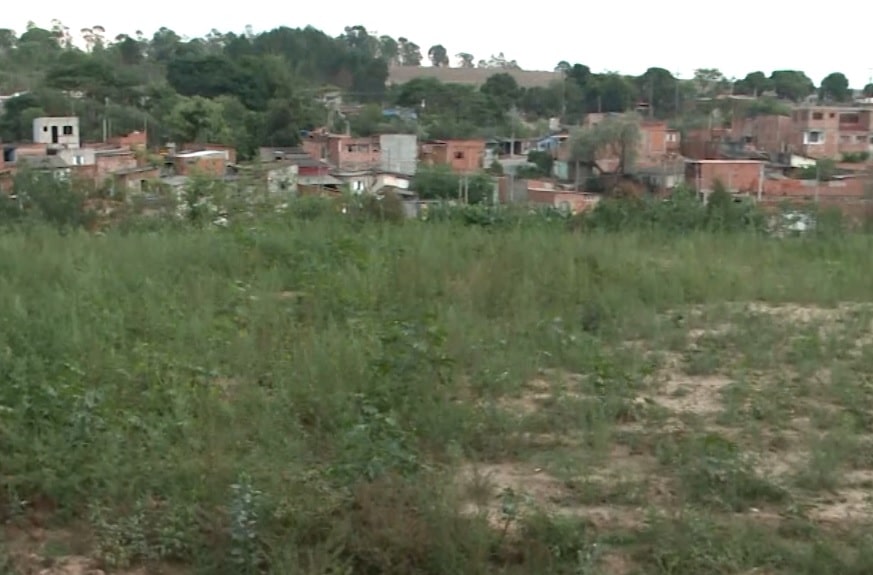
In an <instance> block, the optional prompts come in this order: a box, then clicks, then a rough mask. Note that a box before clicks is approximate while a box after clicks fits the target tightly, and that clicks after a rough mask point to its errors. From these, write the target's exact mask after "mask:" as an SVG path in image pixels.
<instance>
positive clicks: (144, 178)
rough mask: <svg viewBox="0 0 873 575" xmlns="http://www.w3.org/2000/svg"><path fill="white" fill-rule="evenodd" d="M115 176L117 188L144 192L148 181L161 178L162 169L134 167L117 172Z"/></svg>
mask: <svg viewBox="0 0 873 575" xmlns="http://www.w3.org/2000/svg"><path fill="white" fill-rule="evenodd" d="M114 178H115V187H116V189H124V190H128V191H131V192H143V191H145V189H146V188H147V186H148V182H152V181H156V180H158V179H159V178H160V170H159V169H158V168H139V169H133V170H130V171H127V172H125V173H121V174H115V176H114Z"/></svg>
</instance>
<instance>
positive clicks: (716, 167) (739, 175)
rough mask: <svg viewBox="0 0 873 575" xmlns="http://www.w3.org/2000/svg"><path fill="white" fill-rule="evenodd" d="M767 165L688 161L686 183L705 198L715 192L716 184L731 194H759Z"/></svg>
mask: <svg viewBox="0 0 873 575" xmlns="http://www.w3.org/2000/svg"><path fill="white" fill-rule="evenodd" d="M765 164H766V163H765V162H762V161H758V160H688V161H686V162H685V182H686V183H687V184H688V185H689V186H691V188H692V189H694V190H696V191H697V192H698V193H699V194H701V195H703V196H707V195H709V194H710V193H711V192H712V191H713V190H714V188H715V183H716V182H721V184H722V185H723V186H724V187H725V188H726V189H727V191H728V192H731V193H741V192H752V193H757V192H758V191H759V189H760V186H763V183H764V166H765Z"/></svg>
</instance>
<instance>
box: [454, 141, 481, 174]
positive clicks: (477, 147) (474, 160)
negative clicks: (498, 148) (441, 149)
mask: <svg viewBox="0 0 873 575" xmlns="http://www.w3.org/2000/svg"><path fill="white" fill-rule="evenodd" d="M445 144H446V146H445V163H446V164H448V165H449V166H451V168H452V170H454V171H456V172H475V171H477V170H479V169H481V167H482V157H483V156H484V154H485V141H484V140H447V141H446V142H445Z"/></svg>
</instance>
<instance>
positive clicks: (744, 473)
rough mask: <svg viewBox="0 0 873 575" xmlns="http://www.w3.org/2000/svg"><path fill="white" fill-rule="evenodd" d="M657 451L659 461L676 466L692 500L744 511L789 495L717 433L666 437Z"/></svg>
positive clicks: (783, 499) (685, 490)
mask: <svg viewBox="0 0 873 575" xmlns="http://www.w3.org/2000/svg"><path fill="white" fill-rule="evenodd" d="M658 451H659V453H658V455H659V459H660V461H661V463H662V464H664V465H669V466H675V467H676V474H677V475H678V477H679V479H680V481H681V483H682V486H683V488H684V490H683V494H684V496H685V497H686V498H687V499H688V500H689V501H691V502H695V503H703V504H706V505H710V506H713V507H716V508H722V509H726V510H730V511H744V510H746V509H748V508H749V507H752V506H755V505H760V504H761V503H780V502H783V501H785V500H786V499H787V498H788V493H787V492H786V491H785V490H784V489H782V488H780V487H778V486H777V485H775V484H773V483H771V482H769V481H768V480H766V479H765V478H763V477H760V476H759V475H758V474H757V472H756V470H755V462H754V461H753V460H752V459H751V458H749V457H747V456H745V455H744V454H743V453H742V451H741V450H740V448H739V446H737V445H736V444H735V443H734V442H733V441H731V440H729V439H727V438H725V437H723V436H722V435H719V434H717V433H709V434H706V435H703V436H699V435H698V436H693V437H690V438H680V439H679V440H678V441H674V440H668V441H666V442H662V443H661V444H660V445H659V447H658Z"/></svg>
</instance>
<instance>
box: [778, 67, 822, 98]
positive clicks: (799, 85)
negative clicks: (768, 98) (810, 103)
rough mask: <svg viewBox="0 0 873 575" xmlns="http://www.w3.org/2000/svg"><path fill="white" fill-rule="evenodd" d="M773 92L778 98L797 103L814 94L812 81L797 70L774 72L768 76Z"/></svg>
mask: <svg viewBox="0 0 873 575" xmlns="http://www.w3.org/2000/svg"><path fill="white" fill-rule="evenodd" d="M770 81H771V82H772V83H773V90H775V91H776V95H777V96H778V97H780V98H783V99H786V100H791V101H794V102H799V101H800V100H802V99H804V98H806V97H807V96H809V95H810V94H813V93H814V92H815V84H813V83H812V80H810V79H809V77H808V76H807V75H806V74H804V73H803V72H800V71H798V70H774V71H773V73H772V74H770Z"/></svg>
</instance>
